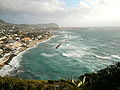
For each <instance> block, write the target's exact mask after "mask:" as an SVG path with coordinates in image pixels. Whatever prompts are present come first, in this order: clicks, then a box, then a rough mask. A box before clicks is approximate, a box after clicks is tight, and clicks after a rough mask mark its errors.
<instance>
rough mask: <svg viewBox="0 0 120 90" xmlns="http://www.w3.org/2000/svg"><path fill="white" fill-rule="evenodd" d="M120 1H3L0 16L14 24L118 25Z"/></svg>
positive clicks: (1, 1) (0, 3)
mask: <svg viewBox="0 0 120 90" xmlns="http://www.w3.org/2000/svg"><path fill="white" fill-rule="evenodd" d="M119 10H120V1H119V0H19V1H18V0H0V19H2V20H4V21H6V22H9V23H14V24H46V23H56V24H58V25H59V26H60V27H119V26H120V12H119Z"/></svg>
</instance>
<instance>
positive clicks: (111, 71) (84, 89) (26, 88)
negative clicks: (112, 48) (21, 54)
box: [0, 62, 120, 90]
mask: <svg viewBox="0 0 120 90" xmlns="http://www.w3.org/2000/svg"><path fill="white" fill-rule="evenodd" d="M0 90H120V62H118V63H116V64H115V65H110V66H109V67H107V68H105V69H103V70H100V71H98V72H97V73H90V74H85V75H82V76H80V77H79V80H74V79H70V80H48V81H47V80H38V81H36V80H23V79H18V78H13V77H0Z"/></svg>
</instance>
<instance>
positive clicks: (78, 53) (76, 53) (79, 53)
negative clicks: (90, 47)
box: [62, 51, 86, 58]
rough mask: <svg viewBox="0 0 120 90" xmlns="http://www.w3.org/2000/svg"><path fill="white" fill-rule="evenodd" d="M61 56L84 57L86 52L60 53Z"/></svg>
mask: <svg viewBox="0 0 120 90" xmlns="http://www.w3.org/2000/svg"><path fill="white" fill-rule="evenodd" d="M62 55H63V56H66V57H79V58H80V57H82V56H84V55H86V52H84V51H81V52H78V51H76V52H72V51H71V52H67V53H62Z"/></svg>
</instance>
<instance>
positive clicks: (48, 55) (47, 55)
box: [41, 53, 57, 57]
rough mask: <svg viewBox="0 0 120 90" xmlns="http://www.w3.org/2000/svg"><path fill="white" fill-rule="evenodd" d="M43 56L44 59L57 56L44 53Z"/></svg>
mask: <svg viewBox="0 0 120 90" xmlns="http://www.w3.org/2000/svg"><path fill="white" fill-rule="evenodd" d="M41 55H42V56H44V57H54V56H56V55H57V54H48V53H42V54H41Z"/></svg>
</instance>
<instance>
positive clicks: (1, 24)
mask: <svg viewBox="0 0 120 90" xmlns="http://www.w3.org/2000/svg"><path fill="white" fill-rule="evenodd" d="M58 29H59V26H58V25H57V24H55V23H48V24H11V23H7V22H5V21H3V20H1V19H0V30H7V31H12V30H13V31H19V32H28V33H34V32H41V30H58Z"/></svg>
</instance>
